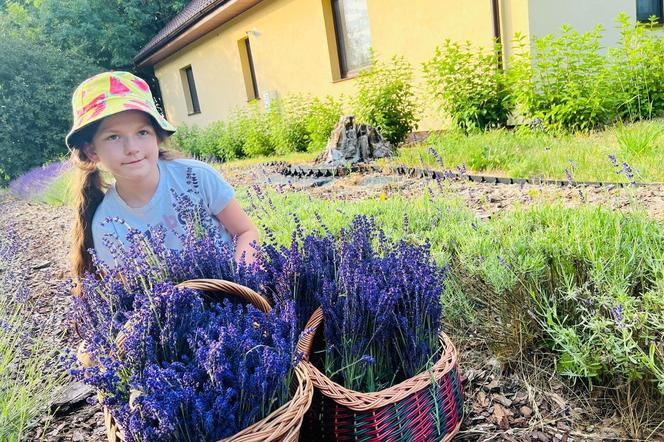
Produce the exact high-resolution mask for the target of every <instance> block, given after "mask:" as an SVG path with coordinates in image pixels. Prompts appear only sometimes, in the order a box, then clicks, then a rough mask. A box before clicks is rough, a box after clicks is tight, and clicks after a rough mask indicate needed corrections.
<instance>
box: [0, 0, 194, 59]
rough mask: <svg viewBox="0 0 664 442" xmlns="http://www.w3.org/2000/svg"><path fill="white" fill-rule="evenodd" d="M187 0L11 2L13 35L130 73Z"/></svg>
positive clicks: (8, 12) (8, 5) (9, 13)
mask: <svg viewBox="0 0 664 442" xmlns="http://www.w3.org/2000/svg"><path fill="white" fill-rule="evenodd" d="M185 3H186V2H185V1H184V0H159V1H149V0H113V1H108V0H35V1H23V2H18V1H8V2H7V3H6V5H5V8H4V15H5V16H6V17H8V19H9V20H8V23H7V28H8V32H9V33H11V34H13V35H16V36H18V35H21V36H22V37H24V38H29V39H34V40H35V41H37V42H39V43H42V44H49V45H51V46H53V47H56V48H59V49H61V50H64V51H68V52H71V53H73V54H75V55H78V56H81V57H86V58H90V59H92V60H94V61H95V63H97V64H98V65H99V66H101V67H104V68H107V69H120V68H124V69H129V68H131V67H132V59H133V57H134V56H135V55H136V54H137V53H138V51H139V50H140V49H141V48H142V47H143V46H144V45H145V44H147V43H148V42H149V41H150V39H152V37H154V36H155V35H156V34H157V33H158V32H159V30H161V29H162V28H163V27H164V25H165V24H166V23H167V22H168V21H169V20H170V19H171V18H172V17H173V16H174V15H175V14H177V13H178V12H179V11H180V10H181V9H182V8H183V7H184V5H185Z"/></svg>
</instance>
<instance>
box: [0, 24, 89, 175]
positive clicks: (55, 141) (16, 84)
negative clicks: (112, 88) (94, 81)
mask: <svg viewBox="0 0 664 442" xmlns="http://www.w3.org/2000/svg"><path fill="white" fill-rule="evenodd" d="M0 59H1V60H2V63H0V185H2V184H5V183H6V182H7V181H8V180H9V179H11V178H13V177H16V176H18V175H20V174H21V173H22V172H24V171H26V170H28V169H30V168H32V167H35V166H38V165H40V164H43V163H45V162H47V161H49V160H52V159H55V158H57V157H58V156H61V155H63V154H65V153H66V152H67V149H66V147H65V144H64V136H65V134H66V133H67V131H68V130H69V127H70V125H71V105H70V100H71V94H72V92H73V90H74V88H75V87H76V85H77V84H78V83H79V82H81V81H82V80H84V79H85V78H87V77H89V76H90V75H93V74H95V73H97V72H98V71H99V68H98V67H97V66H95V65H94V64H93V63H91V62H90V61H89V60H86V59H84V58H81V57H77V56H74V55H72V54H68V53H66V52H64V51H61V50H59V49H54V48H51V47H49V46H44V45H38V44H36V43H35V42H33V41H27V40H23V39H20V38H16V37H10V36H4V37H2V38H0Z"/></svg>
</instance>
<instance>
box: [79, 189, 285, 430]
mask: <svg viewBox="0 0 664 442" xmlns="http://www.w3.org/2000/svg"><path fill="white" fill-rule="evenodd" d="M175 207H176V211H177V212H178V213H179V214H180V217H181V218H182V219H184V220H185V221H186V223H185V233H184V234H183V235H182V236H181V238H180V239H181V240H182V242H183V244H184V248H183V249H182V250H172V249H167V248H165V247H164V246H163V243H164V241H163V240H164V234H165V232H164V229H163V228H161V227H156V228H151V229H149V230H148V231H147V232H140V231H138V230H135V229H132V228H131V227H130V226H125V227H127V230H128V232H129V233H128V235H127V237H126V241H125V242H120V241H118V238H115V237H113V236H107V237H106V238H105V240H106V241H107V244H108V246H109V249H110V250H111V254H112V256H113V258H114V261H115V266H110V265H107V264H106V263H104V262H102V261H100V260H98V259H97V258H96V257H95V255H94V251H92V253H93V261H94V262H95V265H96V268H97V269H98V273H97V274H87V275H85V277H84V278H83V281H82V296H78V297H75V301H74V303H75V305H74V313H73V316H74V320H75V321H76V323H77V325H78V330H79V333H80V334H81V337H82V338H83V339H84V340H85V342H86V345H87V351H88V354H89V355H90V356H91V357H92V359H93V361H94V365H93V366H90V367H86V368H82V369H77V370H74V374H75V375H76V376H77V377H79V378H80V379H82V380H83V381H85V382H86V383H88V384H89V385H92V386H94V387H95V388H96V389H97V391H98V392H99V393H100V397H101V401H102V404H103V405H105V406H107V407H108V408H109V409H110V411H111V413H112V415H113V417H114V419H115V420H116V421H117V422H118V423H119V425H120V426H121V428H122V429H123V432H124V435H125V438H126V439H127V440H128V441H170V440H195V441H207V440H218V439H220V438H223V437H228V436H230V435H232V434H235V433H236V432H238V431H239V430H241V429H243V428H246V427H247V426H249V425H251V424H252V423H254V422H256V421H257V420H260V419H262V418H263V417H265V416H267V415H268V414H269V413H271V412H272V411H273V410H275V409H276V408H278V407H279V406H281V405H283V404H284V403H285V402H286V401H287V400H288V397H289V392H290V390H289V388H290V387H289V385H290V379H291V377H292V368H293V367H294V365H295V364H296V363H297V359H295V358H294V355H295V342H296V335H295V333H296V328H295V318H294V314H295V311H294V307H293V304H292V303H291V302H283V303H280V304H279V305H278V306H276V307H275V308H274V309H273V310H272V311H271V312H270V313H263V312H261V311H259V310H257V309H256V308H254V307H252V306H246V307H245V306H242V305H239V304H238V303H235V302H232V301H230V300H224V302H223V303H221V304H219V303H209V302H206V299H204V298H203V297H202V295H201V294H200V293H198V292H196V291H193V290H190V289H186V288H180V287H176V286H175V284H176V283H177V282H181V281H184V280H188V279H195V278H216V279H225V280H230V281H234V282H237V283H240V284H243V285H246V286H249V287H254V288H255V287H258V286H259V285H261V284H260V281H261V275H263V273H262V272H259V271H254V270H255V269H253V268H251V267H249V266H246V265H244V264H243V263H240V264H239V265H236V263H235V260H234V250H233V249H234V247H233V244H230V243H228V242H227V241H225V240H224V238H223V236H222V234H221V232H220V231H219V230H218V229H215V228H212V226H210V225H206V224H205V219H206V218H205V217H204V216H203V212H202V211H203V210H204V207H203V206H202V205H201V204H196V203H195V202H194V200H193V199H192V198H191V196H190V195H176V198H175ZM107 222H116V223H123V221H122V220H120V219H109V220H107ZM118 336H121V339H118Z"/></svg>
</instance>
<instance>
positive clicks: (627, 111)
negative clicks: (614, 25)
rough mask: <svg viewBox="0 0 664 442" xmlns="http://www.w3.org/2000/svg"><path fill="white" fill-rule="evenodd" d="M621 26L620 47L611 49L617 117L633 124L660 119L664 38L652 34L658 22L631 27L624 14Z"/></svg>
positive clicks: (663, 103) (663, 104) (663, 101)
mask: <svg viewBox="0 0 664 442" xmlns="http://www.w3.org/2000/svg"><path fill="white" fill-rule="evenodd" d="M618 24H619V26H620V31H621V32H620V34H621V39H620V45H619V46H618V47H616V48H609V58H610V62H611V73H612V81H613V84H614V85H615V86H614V88H612V91H614V92H615V93H617V94H618V95H619V103H618V115H619V116H620V117H622V118H626V119H629V120H632V121H633V120H641V119H644V118H652V117H654V116H660V115H662V114H664V69H662V66H664V38H662V37H659V36H658V35H657V34H656V33H655V32H654V30H653V27H654V26H655V24H656V21H651V22H650V23H648V24H644V23H638V22H637V23H632V22H631V21H630V20H629V18H628V17H627V15H625V14H624V13H622V14H620V15H619V16H618Z"/></svg>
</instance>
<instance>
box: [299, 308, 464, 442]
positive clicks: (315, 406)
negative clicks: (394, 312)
mask: <svg viewBox="0 0 664 442" xmlns="http://www.w3.org/2000/svg"><path fill="white" fill-rule="evenodd" d="M322 321H323V313H322V310H321V309H320V308H319V309H317V310H316V311H315V312H314V313H313V315H312V316H311V319H310V320H309V322H308V323H307V325H306V327H305V330H306V331H307V332H306V333H303V334H302V337H301V338H300V342H299V343H298V350H299V351H301V352H302V353H303V354H304V362H305V366H306V367H307V369H308V371H309V375H310V376H311V381H312V382H313V384H314V388H315V390H314V398H313V403H312V405H311V408H310V409H309V411H308V412H307V415H305V418H304V424H303V426H302V430H301V431H302V438H303V440H317V441H341V440H343V441H360V440H361V441H367V442H368V441H373V442H378V441H417V442H431V441H449V440H451V439H452V438H453V437H454V435H455V434H456V433H458V431H459V428H460V426H461V421H462V418H463V400H464V395H463V387H462V386H461V378H460V376H459V369H458V362H457V351H456V348H455V347H454V344H453V343H452V341H451V340H450V338H449V337H448V336H447V335H446V334H444V333H441V335H440V340H441V344H442V354H441V357H440V359H439V360H438V361H437V362H436V363H435V364H434V366H433V367H432V368H431V369H430V370H427V371H425V372H422V373H419V374H418V375H416V376H414V377H412V378H409V379H407V380H405V381H403V382H401V383H399V384H397V385H394V386H392V387H390V388H387V389H384V390H381V391H377V392H372V393H363V392H358V391H354V390H350V389H348V388H345V387H343V386H342V385H340V384H338V383H336V382H334V381H332V380H331V379H330V378H328V377H327V376H325V374H323V373H322V372H321V371H320V370H319V369H318V368H316V367H315V366H314V365H313V364H312V363H311V362H310V361H309V355H310V354H311V351H312V346H313V343H314V337H315V335H316V330H317V329H318V328H319V326H320V325H321V323H322Z"/></svg>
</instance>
